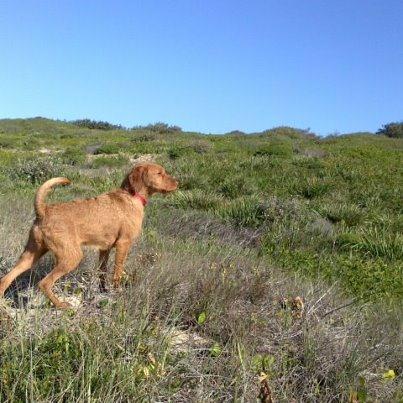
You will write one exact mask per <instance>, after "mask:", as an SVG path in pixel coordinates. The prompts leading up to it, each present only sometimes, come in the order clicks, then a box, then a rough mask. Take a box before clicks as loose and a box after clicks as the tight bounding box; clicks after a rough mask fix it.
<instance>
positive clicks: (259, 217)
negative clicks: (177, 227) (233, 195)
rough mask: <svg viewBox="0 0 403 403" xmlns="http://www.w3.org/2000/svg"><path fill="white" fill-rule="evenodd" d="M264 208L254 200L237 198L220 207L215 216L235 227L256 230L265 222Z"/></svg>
mask: <svg viewBox="0 0 403 403" xmlns="http://www.w3.org/2000/svg"><path fill="white" fill-rule="evenodd" d="M266 210H267V208H266V206H265V205H264V204H263V203H261V202H259V201H258V200H255V199H250V198H239V199H236V200H234V201H233V202H231V204H229V205H228V206H225V207H222V208H220V209H219V210H218V212H217V214H218V215H219V216H220V217H221V218H223V219H224V220H228V221H230V222H231V223H233V224H234V225H236V226H237V227H250V228H257V227H259V226H260V225H262V224H263V222H264V221H265V220H266V218H267V216H266Z"/></svg>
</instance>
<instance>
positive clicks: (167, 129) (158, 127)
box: [133, 122, 182, 133]
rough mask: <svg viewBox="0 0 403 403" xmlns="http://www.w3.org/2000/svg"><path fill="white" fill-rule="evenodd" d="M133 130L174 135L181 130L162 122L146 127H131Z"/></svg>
mask: <svg viewBox="0 0 403 403" xmlns="http://www.w3.org/2000/svg"><path fill="white" fill-rule="evenodd" d="M133 130H149V131H152V132H158V133H174V132H181V131H182V128H181V127H179V126H175V125H168V124H167V123H164V122H156V123H153V124H149V125H147V126H135V127H133Z"/></svg>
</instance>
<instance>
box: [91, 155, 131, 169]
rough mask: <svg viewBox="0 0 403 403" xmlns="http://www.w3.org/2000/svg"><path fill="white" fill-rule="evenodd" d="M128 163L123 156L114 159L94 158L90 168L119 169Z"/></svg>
mask: <svg viewBox="0 0 403 403" xmlns="http://www.w3.org/2000/svg"><path fill="white" fill-rule="evenodd" d="M127 163H128V160H127V158H125V157H123V156H116V157H97V158H95V159H94V160H93V161H92V163H91V165H90V167H91V168H101V167H107V168H119V167H123V166H125V165H126V164H127Z"/></svg>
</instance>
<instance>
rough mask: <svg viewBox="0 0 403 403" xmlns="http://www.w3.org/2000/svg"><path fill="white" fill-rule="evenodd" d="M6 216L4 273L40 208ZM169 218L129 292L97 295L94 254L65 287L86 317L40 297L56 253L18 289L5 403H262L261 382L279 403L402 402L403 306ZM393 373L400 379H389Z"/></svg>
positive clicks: (149, 237)
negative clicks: (277, 264) (344, 291)
mask: <svg viewBox="0 0 403 403" xmlns="http://www.w3.org/2000/svg"><path fill="white" fill-rule="evenodd" d="M0 211H1V213H0V226H1V234H2V239H1V242H0V256H1V266H0V273H1V274H3V273H4V272H5V271H7V270H8V269H9V268H10V267H11V265H12V263H13V262H14V261H15V259H16V258H17V256H18V254H19V252H20V251H21V250H22V247H23V243H24V241H25V237H26V234H27V230H28V228H29V226H30V219H31V218H32V208H31V201H30V200H24V199H19V200H11V199H7V200H5V199H4V200H2V201H1V202H0ZM158 211H159V210H158V209H154V208H153V207H152V206H150V209H149V210H148V220H147V222H146V228H145V231H144V234H143V238H142V241H141V242H140V244H139V245H138V246H137V248H136V249H135V250H134V251H133V253H132V255H131V256H130V259H129V262H128V265H127V269H126V272H127V276H126V285H125V290H124V291H123V293H122V294H107V295H103V294H100V293H99V292H98V287H97V280H95V279H96V263H95V262H96V259H95V258H94V254H93V253H91V252H89V253H87V255H86V258H85V260H84V261H83V263H82V264H81V266H80V268H79V270H77V271H76V272H74V273H72V274H71V275H70V276H68V277H66V278H65V279H63V281H61V282H60V283H59V285H58V291H59V293H60V294H62V295H74V296H75V297H76V299H77V300H78V301H80V304H79V306H78V307H77V309H76V310H75V311H74V312H73V311H70V312H67V313H63V312H58V311H55V310H54V309H52V308H50V307H49V306H47V304H46V303H45V302H44V300H42V299H41V298H40V297H38V295H39V294H38V293H37V292H36V290H34V289H32V288H31V286H32V285H33V284H35V282H36V281H38V278H39V277H40V274H41V273H44V272H47V271H48V270H49V269H50V266H51V264H52V259H51V258H50V257H49V258H46V259H44V260H43V261H42V262H41V263H40V265H39V267H38V269H37V270H36V271H35V272H33V273H31V274H28V275H26V276H25V277H23V278H22V279H21V278H20V279H19V280H18V281H17V282H16V285H15V286H14V288H13V289H12V290H11V291H10V292H9V293H8V296H7V297H8V298H7V303H6V306H5V307H3V310H2V312H3V314H2V321H1V332H0V334H1V335H0V401H5V402H6V401H9V402H11V401H23V400H25V399H28V400H31V401H84V400H91V401H100V400H104V401H130V400H134V399H136V400H151V401H175V402H190V401H195V402H196V401H197V402H198V401H203V402H208V401H234V400H235V401H238V400H245V401H255V400H256V398H257V396H258V394H259V390H260V384H259V379H258V376H259V375H260V374H261V373H262V372H263V373H265V374H266V375H267V378H266V379H267V385H268V386H269V387H270V389H271V391H272V394H273V398H274V400H275V401H284V402H289V401H292V400H293V399H294V400H295V401H326V402H328V401H348V400H349V399H351V398H352V397H353V396H355V395H356V394H357V396H365V395H366V396H367V399H368V400H371V401H375V400H376V401H397V400H398V399H399V396H400V397H401V389H399V388H401V373H402V368H401V362H402V358H403V357H402V351H401V340H400V339H399V325H400V322H399V308H398V307H394V306H381V305H373V304H369V303H366V304H362V303H360V302H359V301H354V299H351V300H347V301H346V300H345V298H344V297H343V296H342V295H341V294H340V292H339V290H338V286H337V284H334V285H332V286H331V285H330V286H329V285H328V284H325V283H321V282H315V283H312V282H308V281H305V280H301V278H300V277H299V276H297V275H295V274H292V273H289V272H285V271H280V270H277V269H275V268H273V267H270V266H268V263H267V261H266V260H265V258H264V257H261V256H259V254H258V249H255V248H254V247H253V242H248V241H249V240H250V238H252V239H253V236H254V235H256V233H255V232H253V233H248V232H247V231H246V230H245V231H239V230H237V229H235V228H233V227H231V226H229V225H226V224H222V223H219V222H218V221H214V220H212V219H210V218H208V217H207V216H203V215H196V216H192V215H189V214H187V215H183V216H182V218H180V217H179V213H178V212H176V213H175V214H176V215H177V216H176V215H175V214H174V212H173V211H171V210H169V209H167V210H165V211H164V212H162V213H158ZM295 297H300V298H301V300H302V301H303V308H302V306H301V302H299V303H298V301H297V302H295ZM293 301H294V303H293ZM179 344H180V345H181V346H180V348H179V347H178V345H179ZM390 369H393V370H394V372H395V373H396V374H397V377H396V378H395V379H392V380H387V379H383V374H384V373H386V372H387V371H388V370H390ZM399 393H400V394H399ZM360 401H364V400H360Z"/></svg>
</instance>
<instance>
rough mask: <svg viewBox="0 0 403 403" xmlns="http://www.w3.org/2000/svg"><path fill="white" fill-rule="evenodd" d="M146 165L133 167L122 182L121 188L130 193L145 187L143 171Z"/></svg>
mask: <svg viewBox="0 0 403 403" xmlns="http://www.w3.org/2000/svg"><path fill="white" fill-rule="evenodd" d="M144 171H145V167H144V166H142V165H140V166H137V167H135V168H133V169H132V170H131V171H130V172H129V173H128V174H127V175H126V178H125V179H124V180H123V182H122V186H121V188H122V189H124V190H127V191H128V192H130V193H136V192H139V191H140V189H141V188H142V187H143V185H144V184H143V173H144Z"/></svg>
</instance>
